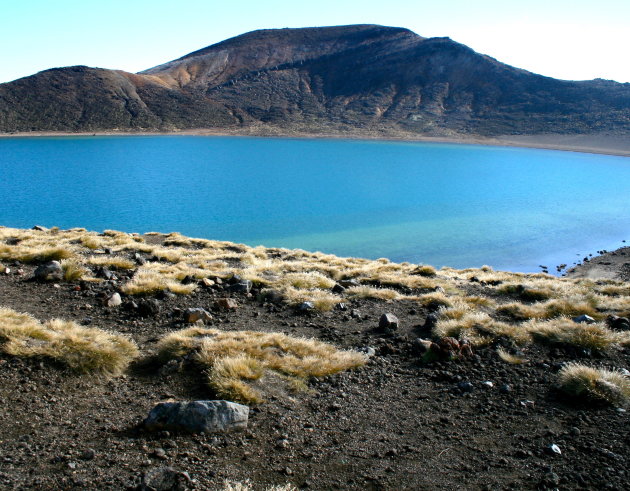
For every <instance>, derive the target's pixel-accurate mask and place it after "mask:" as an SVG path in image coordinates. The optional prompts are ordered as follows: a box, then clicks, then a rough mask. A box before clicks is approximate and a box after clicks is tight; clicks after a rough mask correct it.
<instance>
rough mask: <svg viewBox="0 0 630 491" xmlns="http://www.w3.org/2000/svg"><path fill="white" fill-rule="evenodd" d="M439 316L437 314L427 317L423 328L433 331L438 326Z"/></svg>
mask: <svg viewBox="0 0 630 491" xmlns="http://www.w3.org/2000/svg"><path fill="white" fill-rule="evenodd" d="M437 321H438V316H437V315H435V314H429V315H427V318H426V320H425V321H424V325H423V326H422V327H423V328H424V329H427V330H428V329H433V328H434V327H435V325H436V324H437Z"/></svg>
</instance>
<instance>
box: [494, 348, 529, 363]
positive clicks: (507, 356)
mask: <svg viewBox="0 0 630 491" xmlns="http://www.w3.org/2000/svg"><path fill="white" fill-rule="evenodd" d="M497 355H499V358H501V359H502V360H503V361H504V362H506V363H509V364H510V365H522V364H523V363H527V360H526V359H525V358H523V357H522V356H516V355H513V354H511V353H508V352H507V351H505V350H504V349H502V348H499V349H498V350H497Z"/></svg>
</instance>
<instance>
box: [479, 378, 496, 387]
mask: <svg viewBox="0 0 630 491" xmlns="http://www.w3.org/2000/svg"><path fill="white" fill-rule="evenodd" d="M481 385H483V386H484V387H487V388H488V389H492V387H494V384H493V383H492V382H491V381H490V380H486V381H484V382H481Z"/></svg>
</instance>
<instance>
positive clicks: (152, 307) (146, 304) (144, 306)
mask: <svg viewBox="0 0 630 491" xmlns="http://www.w3.org/2000/svg"><path fill="white" fill-rule="evenodd" d="M160 309H161V304H160V301H159V300H157V299H155V298H146V299H142V300H139V301H138V309H137V312H138V315H141V316H142V317H155V316H156V315H158V314H159V313H160Z"/></svg>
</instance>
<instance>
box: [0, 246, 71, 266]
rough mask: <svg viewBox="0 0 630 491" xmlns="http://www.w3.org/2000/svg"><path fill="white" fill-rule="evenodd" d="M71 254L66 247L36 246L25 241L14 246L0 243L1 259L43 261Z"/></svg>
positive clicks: (24, 261)
mask: <svg viewBox="0 0 630 491" xmlns="http://www.w3.org/2000/svg"><path fill="white" fill-rule="evenodd" d="M72 256H73V251H72V250H71V249H70V248H67V247H49V246H37V245H30V244H28V243H25V242H20V243H19V244H17V245H15V246H10V245H0V259H2V260H10V261H21V262H23V263H44V262H47V261H59V260H61V259H68V258H70V257H72Z"/></svg>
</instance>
